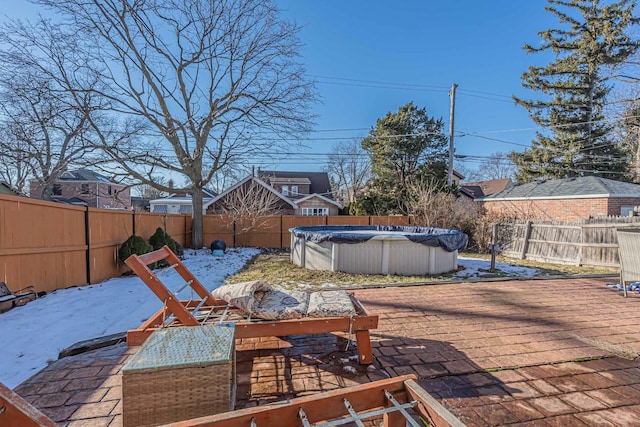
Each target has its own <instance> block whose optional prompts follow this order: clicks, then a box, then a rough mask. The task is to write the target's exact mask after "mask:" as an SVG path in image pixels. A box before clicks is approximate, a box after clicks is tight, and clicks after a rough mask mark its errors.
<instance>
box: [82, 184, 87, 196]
mask: <svg viewBox="0 0 640 427" xmlns="http://www.w3.org/2000/svg"><path fill="white" fill-rule="evenodd" d="M80 191H81V193H82V194H89V184H82V186H81V190H80Z"/></svg>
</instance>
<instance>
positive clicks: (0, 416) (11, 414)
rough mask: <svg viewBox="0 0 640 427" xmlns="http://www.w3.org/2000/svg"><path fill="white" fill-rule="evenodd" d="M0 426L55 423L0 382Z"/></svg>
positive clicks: (34, 426) (38, 426)
mask: <svg viewBox="0 0 640 427" xmlns="http://www.w3.org/2000/svg"><path fill="white" fill-rule="evenodd" d="M0 426H20V427H56V426H57V424H56V423H54V422H53V421H52V420H51V419H50V418H49V417H47V416H46V415H44V414H43V413H42V412H40V411H39V410H38V409H36V408H35V407H34V406H33V405H31V404H30V403H29V402H27V401H26V400H24V399H23V398H21V397H20V396H18V395H17V394H16V393H14V392H13V391H11V390H10V389H9V388H7V387H6V386H5V385H4V384H2V383H0Z"/></svg>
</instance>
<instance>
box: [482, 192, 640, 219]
mask: <svg viewBox="0 0 640 427" xmlns="http://www.w3.org/2000/svg"><path fill="white" fill-rule="evenodd" d="M482 203H483V206H484V208H485V210H486V211H487V213H490V214H499V215H506V216H511V217H515V218H519V219H538V220H545V221H552V220H555V221H579V220H582V219H587V218H589V217H594V216H607V215H620V208H621V207H622V206H635V205H640V197H637V198H636V197H633V198H611V199H608V198H604V197H603V198H593V199H541V200H538V199H535V200H495V201H491V200H485V201H483V202H482Z"/></svg>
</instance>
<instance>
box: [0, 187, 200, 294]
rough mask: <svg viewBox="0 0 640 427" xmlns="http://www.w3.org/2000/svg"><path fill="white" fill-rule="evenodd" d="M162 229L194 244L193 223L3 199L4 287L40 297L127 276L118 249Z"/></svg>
mask: <svg viewBox="0 0 640 427" xmlns="http://www.w3.org/2000/svg"><path fill="white" fill-rule="evenodd" d="M158 227H161V228H163V229H164V230H165V231H166V232H167V233H169V234H170V235H171V236H172V237H173V238H174V239H175V240H176V241H177V242H178V243H180V244H181V245H184V246H188V245H189V244H190V242H191V217H188V216H185V215H160V214H149V213H140V212H133V211H125V210H111V209H96V208H84V207H77V206H71V205H65V204H60V203H53V202H45V201H41V200H35V199H29V198H26V197H17V196H4V195H0V281H3V282H6V283H7V285H8V286H9V289H11V290H13V291H15V290H17V289H20V288H24V287H25V286H29V285H34V286H35V287H36V290H37V291H38V292H40V291H46V292H50V291H52V290H54V289H60V288H67V287H69V286H74V285H86V284H89V283H98V282H101V281H103V280H105V279H109V278H111V277H117V276H119V275H121V274H122V272H123V271H124V270H123V268H122V267H121V266H119V265H118V263H117V261H116V259H117V258H116V257H117V252H118V247H119V246H120V245H121V244H122V243H123V242H124V241H125V240H126V239H127V238H128V237H129V236H131V235H132V234H134V232H135V234H137V235H139V236H142V237H144V238H146V239H148V238H149V237H151V235H152V234H153V233H154V232H155V230H156V229H157V228H158Z"/></svg>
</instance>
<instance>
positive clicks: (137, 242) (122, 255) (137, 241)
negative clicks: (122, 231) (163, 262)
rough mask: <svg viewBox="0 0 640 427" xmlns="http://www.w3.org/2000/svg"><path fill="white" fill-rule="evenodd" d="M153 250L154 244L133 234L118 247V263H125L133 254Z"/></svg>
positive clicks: (141, 253)
mask: <svg viewBox="0 0 640 427" xmlns="http://www.w3.org/2000/svg"><path fill="white" fill-rule="evenodd" d="M151 251H153V246H151V245H150V244H149V242H147V241H146V240H144V239H143V238H142V237H140V236H131V237H129V238H128V239H127V240H125V242H124V243H123V244H122V246H120V249H118V263H120V264H121V265H122V264H124V261H125V260H126V259H127V258H129V257H130V256H131V255H143V254H146V253H148V252H151Z"/></svg>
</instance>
